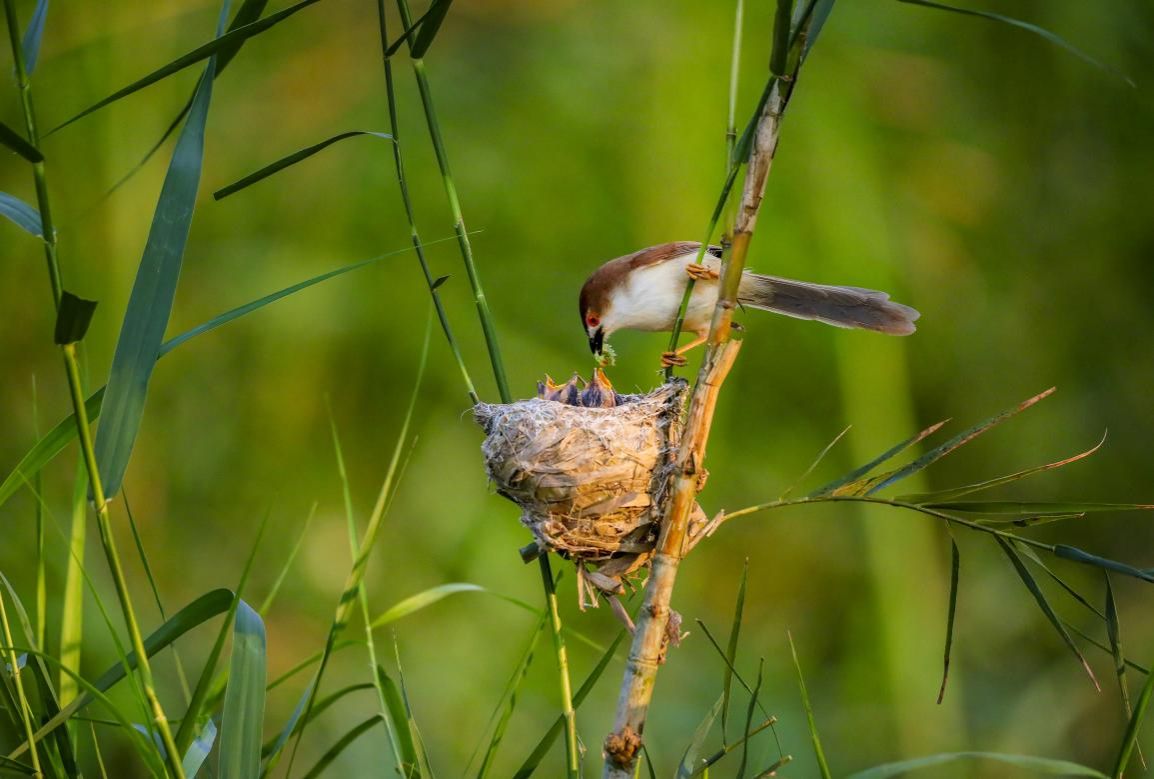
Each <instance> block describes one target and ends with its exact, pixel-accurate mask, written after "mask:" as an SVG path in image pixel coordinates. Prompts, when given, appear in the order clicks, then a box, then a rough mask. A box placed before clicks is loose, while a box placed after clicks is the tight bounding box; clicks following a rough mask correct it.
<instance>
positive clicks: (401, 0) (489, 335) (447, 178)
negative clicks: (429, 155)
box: [397, 0, 513, 403]
mask: <svg viewBox="0 0 1154 779" xmlns="http://www.w3.org/2000/svg"><path fill="white" fill-rule="evenodd" d="M397 8H398V9H399V10H400V12H401V23H402V25H403V26H404V27H405V28H406V29H408V28H409V27H412V24H413V19H412V14H411V13H410V12H409V3H408V0H397ZM408 44H409V49H410V51H411V50H412V48H413V41H412V38H411V37H410V38H409V40H408ZM413 73H414V74H415V75H416V77H417V89H418V90H419V91H420V93H421V105H422V106H423V107H424V109H425V121H426V122H427V123H428V126H429V139H430V140H431V141H432V143H433V151H434V153H435V154H436V156H437V167H439V168H440V170H441V180H442V182H443V183H444V185H445V196H446V197H447V198H448V199H449V210H450V211H451V212H452V215H453V229H454V230H455V231H456V233H457V244H458V246H459V247H460V249H461V259H462V260H464V262H465V272H466V273H467V274H468V275H469V285H470V286H471V287H472V289H473V300H474V301H475V302H476V304H477V316H478V317H479V318H480V320H481V330H482V332H483V333H484V335H485V346H486V347H487V348H488V350H489V362H490V363H492V366H493V378H494V379H495V380H496V382H497V392H498V394H500V396H501V402H502V403H510V402H512V400H513V395H512V393H510V392H509V383H508V380H507V379H506V378H505V365H504V363H503V362H502V361H501V348H500V346H499V345H498V343H497V329H496V327H495V325H494V324H493V314H492V313H491V312H490V311H489V302H488V300H487V299H486V298H485V291H484V290H483V289H482V288H481V278H480V276H479V275H478V274H477V267H476V265H475V264H474V263H473V247H472V244H470V243H469V234H468V232H467V231H466V229H465V217H464V216H463V215H462V214H461V203H460V200H459V199H458V198H457V185H456V184H455V183H454V181H453V173H452V171H451V170H450V169H449V156H448V153H447V152H446V151H445V143H444V141H443V140H442V139H441V126H440V123H439V122H438V121H437V112H436V109H435V108H434V106H433V93H432V90H431V88H430V87H429V77H428V75H426V73H425V60H424V59H423V58H422V59H413Z"/></svg>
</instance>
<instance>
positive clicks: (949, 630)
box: [938, 539, 962, 704]
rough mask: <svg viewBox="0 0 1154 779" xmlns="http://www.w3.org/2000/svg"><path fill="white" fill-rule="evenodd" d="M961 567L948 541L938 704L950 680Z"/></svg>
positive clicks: (958, 554)
mask: <svg viewBox="0 0 1154 779" xmlns="http://www.w3.org/2000/svg"><path fill="white" fill-rule="evenodd" d="M961 567H962V555H961V552H959V551H958V542H957V541H954V540H953V539H950V607H949V612H948V613H947V615H946V650H945V653H944V655H943V657H942V686H941V687H940V688H938V703H939V704H940V703H941V702H942V701H943V700H945V697H946V681H947V680H948V679H949V678H950V650H952V649H953V646H954V615H955V614H956V613H957V610H958V574H959V572H960V570H961Z"/></svg>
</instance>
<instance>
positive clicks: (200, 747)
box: [181, 720, 216, 779]
mask: <svg viewBox="0 0 1154 779" xmlns="http://www.w3.org/2000/svg"><path fill="white" fill-rule="evenodd" d="M215 743H216V723H215V722H213V721H212V720H209V721H208V722H206V723H204V727H203V728H201V729H200V733H198V734H197V735H196V738H194V739H193V740H192V745H191V746H189V748H188V751H186V752H185V753H184V758H183V760H182V762H181V765H182V766H184V775H185V776H186V777H188V779H195V777H196V775H197V774H198V773H200V769H201V766H203V765H204V763H205V761H206V760H208V753H209V752H211V751H212V745H213V744H215Z"/></svg>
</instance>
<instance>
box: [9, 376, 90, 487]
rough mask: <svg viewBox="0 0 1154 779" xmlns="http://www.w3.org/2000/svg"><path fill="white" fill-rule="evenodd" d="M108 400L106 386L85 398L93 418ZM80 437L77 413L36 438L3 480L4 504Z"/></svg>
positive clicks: (86, 406) (88, 410)
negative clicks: (77, 435)
mask: <svg viewBox="0 0 1154 779" xmlns="http://www.w3.org/2000/svg"><path fill="white" fill-rule="evenodd" d="M103 400H104V390H103V389H100V390H97V391H96V392H94V393H93V394H92V396H91V397H89V398H88V400H87V401H86V402H85V409H86V410H87V412H88V418H89V419H95V418H96V416H98V415H99V414H100V406H101V403H102V402H103ZM74 438H76V421H75V417H73V416H71V415H70V416H68V417H66V418H65V419H62V420H61V421H60V422H59V423H57V424H56V426H55V427H53V428H52V429H51V430H49V431H48V432H47V433H45V434H44V436H43V437H42V438H41V439H40V440H39V441H37V442H36V444H35V445H34V446H33V447H32V448H31V449H30V450H29V451H28V453H27V454H26V455H24V457H22V458H21V459H20V462H18V463H17V464H16V467H15V468H13V469H12V472H11V473H10V474H8V476H7V477H5V479H4V481H3V483H0V505H3V504H4V503H5V502H7V500H8V499H9V498H11V497H12V496H13V495H15V494H16V493H17V492H18V491H19V490H20V488H21V487H23V486H24V485H25V484H27V483H28V482H29V481H30V480H31V479H32V478H33V477H34V476H35V475H36V474H37V473H39V472H40V469H41V468H43V467H44V466H45V465H47V464H48V463H49V462H51V461H52V459H53V458H54V457H55V456H56V455H58V454H60V452H61V451H63V449H64V447H66V446H67V445H68V444H69V442H71V441H72V440H73V439H74Z"/></svg>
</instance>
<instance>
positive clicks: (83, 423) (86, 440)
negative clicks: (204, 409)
mask: <svg viewBox="0 0 1154 779" xmlns="http://www.w3.org/2000/svg"><path fill="white" fill-rule="evenodd" d="M4 13H5V17H6V19H7V23H8V39H9V43H10V44H11V48H12V59H13V62H14V63H15V67H16V81H17V84H18V86H19V89H20V98H21V108H22V110H23V113H24V126H25V129H26V130H27V132H28V140H29V141H30V142H31V143H32V145H34V146H39V145H40V135H39V132H38V130H37V127H36V112H35V110H34V108H33V103H32V84H31V82H30V80H29V78H28V72H27V70H26V69H25V67H24V49H23V43H22V42H21V40H20V25H19V23H18V21H17V19H16V9H15V6H14V5H13V0H4ZM32 175H33V178H34V180H35V182H36V200H37V206H38V208H39V210H40V219H41V224H42V226H43V231H44V256H45V260H46V261H47V263H48V277H49V281H50V283H51V287H52V299H53V305H54V306H55V307H56V308H59V307H60V298H61V296H62V294H63V282H62V281H61V275H60V265H59V261H58V259H57V253H56V228H55V225H54V224H53V222H52V208H51V204H50V201H49V197H48V181H47V177H46V175H45V166H44V163H43V162H38V163H34V164H33V166H32ZM61 351H62V352H63V356H64V367H65V372H66V375H67V377H68V388H69V391H70V394H71V398H72V408H73V412H74V414H75V417H76V426H77V433H78V435H79V437H80V442H81V447H82V450H83V455H84V463H85V466H86V467H87V470H88V481H89V486H90V488H91V491H92V497H93V503H94V505H95V508H96V519H97V526H98V527H99V529H100V538H101V542H102V545H103V547H104V552H105V556H106V557H107V559H108V567H109V568H110V570H111V572H112V576H113V581H114V582H115V584H116V594H117V596H118V598H119V600H120V606H121V611H122V612H123V614H124V622H125V624H126V626H127V627H128V632H129V636H130V638H131V639H132V647H133V650H134V651H135V652H136V657H137V663H138V667H139V670H140V678H141V683H142V686H143V687H144V694H145V697H146V698H147V699H148V703H149V706H150V707H151V709H152V716H153V719H154V720H155V723H156V726H157V729H158V730H159V731H160V737H161V740H162V742H163V744H164V747H165V750H166V758H167V760H168V764H169V767H170V768H171V770H172V772H173V775H174V776H176V777H178V778H179V779H183V777H184V769H183V767H182V766H181V762H180V757H179V755H178V754H177V752H176V746H175V744H174V743H173V740H172V731H171V729H170V728H169V726H168V719H167V717H165V714H164V709H163V708H162V707H161V705H160V699H159V698H158V697H157V695H156V690H155V689H154V687H153V683H152V669H151V666H150V665H149V661H148V654H147V652H145V651H144V640H143V638H142V637H141V634H140V627H139V625H138V624H137V622H136V614H135V612H134V611H133V609H132V601H131V598H130V597H129V593H128V584H127V582H126V580H125V578H124V571H123V569H122V567H121V565H120V556H119V555H118V554H117V551H116V546H115V542H114V540H113V537H112V530H111V523H110V522H109V518H108V504H107V502H106V501H105V498H104V488H103V486H102V485H101V482H100V473H99V470H98V469H97V467H96V455H95V453H94V450H93V448H92V428H91V426H90V424H89V421H88V413H87V410H86V409H85V407H84V388H83V383H82V381H81V377H80V367H79V362H78V359H77V352H76V344H65V345H63V346H62V347H61Z"/></svg>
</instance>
